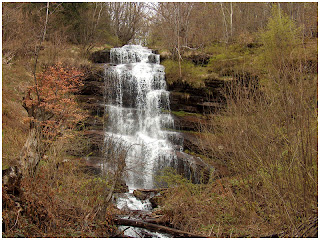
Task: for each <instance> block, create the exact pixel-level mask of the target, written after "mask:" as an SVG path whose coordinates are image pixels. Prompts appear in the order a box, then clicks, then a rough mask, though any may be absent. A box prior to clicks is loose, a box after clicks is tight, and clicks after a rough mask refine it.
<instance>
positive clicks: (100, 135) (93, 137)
mask: <svg viewBox="0 0 320 240" xmlns="http://www.w3.org/2000/svg"><path fill="white" fill-rule="evenodd" d="M86 73H87V74H86V78H85V79H84V85H83V87H82V88H81V89H80V91H79V92H78V93H77V100H78V102H79V104H80V105H81V107H82V108H83V109H84V110H86V111H87V112H88V115H89V116H88V118H87V119H86V120H85V121H84V123H83V126H84V130H83V135H84V137H85V139H86V142H85V144H86V145H87V146H86V148H85V152H80V153H78V152H77V151H74V154H73V155H76V156H78V157H82V158H83V157H84V156H90V157H84V160H85V161H86V165H87V166H86V169H84V171H85V172H88V173H92V174H100V173H101V168H100V162H101V160H102V156H103V152H102V149H103V144H104V132H103V116H104V105H103V94H104V69H103V65H101V64H100V65H99V64H95V65H94V66H92V67H89V68H87V69H86Z"/></svg>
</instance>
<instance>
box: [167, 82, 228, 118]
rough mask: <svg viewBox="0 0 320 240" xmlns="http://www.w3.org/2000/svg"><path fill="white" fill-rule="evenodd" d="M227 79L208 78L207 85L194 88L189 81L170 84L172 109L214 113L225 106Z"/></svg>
mask: <svg viewBox="0 0 320 240" xmlns="http://www.w3.org/2000/svg"><path fill="white" fill-rule="evenodd" d="M225 84H226V83H225V81H223V80H218V79H207V80H206V81H205V87H202V88H194V87H192V86H190V85H189V84H187V83H176V82H175V83H173V84H171V85H169V91H170V103H171V105H170V106H171V110H172V111H186V112H192V113H214V112H216V111H218V110H219V109H221V108H222V107H224V106H225V97H224V94H223V92H224V88H225Z"/></svg>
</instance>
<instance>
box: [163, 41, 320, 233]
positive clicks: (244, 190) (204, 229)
mask: <svg viewBox="0 0 320 240" xmlns="http://www.w3.org/2000/svg"><path fill="white" fill-rule="evenodd" d="M298 51H299V52H301V53H302V55H303V56H304V60H306V62H313V68H314V67H316V66H315V65H314V64H315V63H317V51H318V49H317V39H311V40H308V41H307V42H306V44H305V45H304V46H303V48H302V47H301V48H299V49H298ZM206 53H207V54H210V55H211V56H212V57H211V59H210V62H209V64H208V66H207V67H201V66H193V65H192V64H191V63H190V62H189V63H185V64H182V71H184V72H185V73H188V74H183V76H182V81H185V82H187V83H189V85H191V86H193V87H195V88H197V87H201V84H202V83H203V80H204V79H205V78H206V77H208V76H213V77H214V78H218V79H226V80H230V79H232V78H233V74H234V73H237V72H240V73H242V72H248V73H250V74H252V75H258V76H259V78H260V79H261V80H262V84H263V85H264V87H265V88H268V85H267V84H265V82H263V81H268V79H267V77H268V76H266V75H265V74H264V70H263V66H262V65H261V59H260V57H259V56H260V53H261V49H260V46H258V45H256V46H254V47H253V48H248V47H246V46H244V45H240V44H233V45H230V46H226V45H213V46H212V47H211V48H208V49H207V50H206ZM200 54H203V53H200ZM164 65H165V66H166V74H167V75H166V77H167V79H168V82H169V84H170V83H172V82H175V81H180V80H181V79H180V78H179V72H178V67H177V66H178V64H177V62H174V61H172V60H166V61H165V62H164ZM297 77H298V76H297ZM304 77H306V78H307V79H310V85H308V84H307V85H306V87H308V89H305V90H304V91H311V92H313V91H316V87H317V84H314V82H315V81H317V70H316V68H314V69H313V70H311V73H310V74H308V76H307V75H306V76H304ZM312 82H313V83H312ZM310 87H311V88H310ZM262 89H263V88H262ZM265 90H266V89H265ZM271 94H273V93H271ZM292 94H294V93H293V92H292ZM249 106H250V105H249ZM266 106H267V105H266ZM270 110H271V111H273V110H272V108H270ZM274 110H275V111H278V110H279V109H278V110H277V109H274ZM280 112H281V111H280ZM260 113H261V115H259V114H260ZM177 114H178V115H179V114H180V113H177ZM183 114H184V115H185V114H186V113H183ZM263 114H264V113H263V111H260V112H258V114H255V115H252V116H246V115H243V114H242V115H240V116H239V115H235V114H234V113H232V111H231V110H230V111H229V110H228V112H227V114H224V113H222V114H221V115H219V116H214V118H213V119H212V123H213V126H215V127H214V128H212V129H206V130H207V131H208V132H207V133H210V134H202V135H203V139H204V140H205V141H208V143H209V145H211V146H212V151H213V152H212V153H213V154H211V153H204V154H205V155H207V157H206V158H204V160H206V161H208V163H210V162H211V161H218V162H220V163H222V164H223V165H225V166H226V168H227V169H230V170H235V171H236V172H237V167H236V166H233V165H234V164H230V162H226V160H227V159H228V161H234V162H236V160H237V159H233V158H232V155H231V157H230V153H231V154H232V151H233V149H232V148H231V146H228V145H230V144H228V143H231V142H232V144H233V145H234V144H235V147H234V148H237V141H241V142H242V141H243V140H244V136H242V137H241V136H240V135H241V132H240V131H239V133H240V135H239V136H240V137H239V138H236V137H235V136H236V135H234V134H235V133H236V132H237V126H239V127H238V129H239V128H241V127H244V131H246V130H245V128H252V129H255V128H257V129H259V128H260V131H259V133H258V134H259V135H256V136H258V137H263V136H265V137H266V138H267V139H272V136H277V135H278V133H277V132H276V131H278V130H277V128H276V126H275V125H274V127H271V128H270V129H271V131H270V129H269V130H266V132H263V131H264V130H265V129H264V127H263V126H269V125H270V126H271V124H273V121H274V119H276V118H275V117H274V116H273V117H272V112H270V114H271V115H270V116H269V113H267V112H266V114H265V116H263ZM277 117H278V116H277ZM264 119H265V120H264ZM279 119H280V117H279ZM259 121H260V122H259ZM263 121H269V123H270V124H269V123H268V122H264V123H263ZM311 121H312V123H311V124H312V126H311V128H313V125H316V124H317V122H316V117H315V118H314V116H312V120H311ZM274 122H275V123H276V120H275V121H274ZM258 124H263V125H262V126H259V125H258ZM293 124H296V123H293ZM294 126H295V125H294ZM280 129H281V128H280ZM212 130H215V131H214V134H212V132H211V131H212ZM240 130H241V129H240ZM282 131H283V130H282ZM293 131H294V130H293ZM307 131H308V130H307ZM312 132H313V134H312V136H311V135H310V141H311V139H312V141H316V138H317V136H316V135H317V134H316V132H317V130H312ZM236 134H237V133H236ZM260 134H263V135H262V136H260ZM288 134H289V135H290V134H291V133H290V132H288ZM293 134H297V132H293ZM252 137H253V139H254V137H255V135H252ZM281 137H283V136H280V138H281ZM308 139H309V138H308ZM249 141H251V140H249ZM304 141H307V140H304ZM308 141H309V140H308ZM238 143H239V144H238V145H239V148H240V149H239V151H241V145H243V144H241V143H240V142H238ZM250 144H253V145H251V147H256V146H255V145H256V144H259V142H254V140H253V142H252V143H250ZM260 144H263V145H265V146H268V143H266V142H263V141H261V142H260ZM292 144H294V143H292ZM309 144H311V143H310V142H309ZM263 145H261V147H260V149H261V152H259V153H258V154H263V152H262V151H264V150H262V149H264V148H263V147H262V146H263ZM298 145H299V143H297V145H296V146H294V147H295V148H296V147H297V148H298ZM244 147H246V146H244ZM274 147H275V148H277V149H276V150H275V149H274V150H273V151H275V152H276V151H280V153H281V152H282V154H286V151H288V150H286V148H285V147H283V146H282V145H279V144H278V145H277V144H275V145H274ZM312 147H314V146H312ZM257 149H259V147H257ZM269 151H270V150H269ZM289 151H290V150H289ZM215 153H219V154H215ZM237 154H238V153H237ZM215 155H218V156H220V157H222V158H220V159H214V158H212V156H215ZM269 155H270V156H269ZM269 155H268V156H267V155H266V156H262V158H263V159H264V160H266V161H271V162H272V161H273V160H275V162H276V163H271V164H279V165H278V166H279V167H278V171H279V173H273V174H271V176H272V177H276V178H277V179H278V180H276V181H274V180H272V179H269V176H266V174H268V173H267V172H264V171H269V170H263V171H262V172H258V174H257V175H256V174H252V175H249V176H248V175H247V176H242V175H241V174H240V175H239V174H236V175H227V176H225V177H224V178H222V179H221V180H216V181H212V182H211V183H209V184H208V185H205V186H201V185H200V186H197V185H193V184H191V183H188V182H186V181H185V180H181V179H180V177H179V176H174V175H170V176H169V178H170V179H171V180H170V181H172V182H174V183H173V186H175V188H174V190H173V191H172V192H169V193H167V195H166V197H165V200H164V201H163V202H164V206H163V208H162V213H164V214H165V216H166V218H167V220H168V221H169V222H171V223H172V224H173V225H174V226H175V227H177V228H180V229H182V230H186V231H190V232H195V233H201V234H204V235H207V236H210V237H241V236H252V237H257V236H267V235H270V234H274V233H278V232H281V231H282V230H284V229H286V228H287V229H288V232H287V234H289V235H287V236H290V234H292V232H290V231H292V229H295V228H296V227H297V224H299V223H300V222H301V221H302V222H303V221H305V220H306V218H304V217H303V216H302V215H300V214H299V213H297V211H300V210H296V209H299V207H298V206H299V205H300V206H301V204H302V203H303V201H304V200H303V199H301V198H300V197H303V192H302V190H301V191H300V190H298V189H302V188H304V187H303V186H302V185H303V180H301V179H300V180H299V177H297V176H298V175H299V176H300V172H301V176H302V175H303V173H302V171H301V170H298V169H297V171H296V172H295V173H292V172H287V171H285V170H281V168H283V167H285V166H281V167H280V164H282V163H281V161H282V160H281V159H282V158H285V156H282V158H281V159H279V160H276V158H277V155H276V154H269ZM248 156H250V155H249V154H248ZM250 157H252V159H254V158H255V156H250ZM268 157H270V159H269V158H268ZM240 160H241V161H246V162H247V163H246V164H248V165H247V167H250V164H253V162H250V161H251V160H250V159H240ZM298 161H300V160H299V159H298ZM312 161H314V162H315V163H316V162H317V161H316V160H315V159H313V160H312ZM267 164H269V163H266V164H261V168H262V169H264V168H265V169H268V167H269V166H268V165H267ZM291 164H292V163H291ZM240 165H241V164H240ZM240 165H239V166H240ZM242 165H244V164H242ZM271 168H273V167H272V165H271ZM244 171H245V172H246V170H244ZM258 171H260V170H258ZM309 173H311V174H312V176H317V167H313V166H311V168H310V172H309ZM292 174H293V175H292ZM293 176H296V177H293ZM166 178H168V176H166ZM288 178H291V179H292V180H291V181H296V182H295V186H296V189H291V188H290V182H287V181H288ZM274 183H276V184H279V186H280V185H282V188H283V189H287V193H286V192H283V190H282V189H281V187H280V188H278V187H279V186H273V185H270V184H274ZM288 183H289V185H287V184H288ZM291 185H292V182H291ZM313 185H314V184H312V183H310V186H313ZM276 189H277V190H276ZM279 189H280V190H279ZM277 191H280V193H278V194H279V196H281V195H282V194H283V196H282V197H280V198H278V196H277V195H276V194H277ZM304 191H306V190H304ZM308 191H310V192H308V194H310V201H309V202H308V207H307V208H308V209H309V210H308V211H307V212H308V213H307V216H310V215H312V214H313V213H311V212H312V211H314V210H316V209H314V208H315V205H314V203H316V199H317V193H316V187H315V186H314V187H312V188H311V189H309V190H308ZM274 194H275V195H274ZM291 194H292V195H291ZM266 199H268V200H266ZM281 199H282V200H281ZM284 199H285V200H284ZM281 201H284V202H283V203H281ZM290 208H292V209H290ZM293 209H295V210H293ZM312 209H313V210H312ZM294 211H296V212H294ZM310 211H311V212H310ZM289 212H290V213H289ZM289 229H291V230H289Z"/></svg>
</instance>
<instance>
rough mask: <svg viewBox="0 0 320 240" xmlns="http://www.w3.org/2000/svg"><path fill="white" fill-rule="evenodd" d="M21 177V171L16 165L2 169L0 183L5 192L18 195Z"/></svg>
mask: <svg viewBox="0 0 320 240" xmlns="http://www.w3.org/2000/svg"><path fill="white" fill-rule="evenodd" d="M21 178H22V173H21V171H20V169H19V168H18V167H17V166H13V167H9V168H7V169H4V170H2V185H3V187H4V188H5V189H6V190H7V193H11V194H13V195H15V196H17V195H19V193H20V183H21Z"/></svg>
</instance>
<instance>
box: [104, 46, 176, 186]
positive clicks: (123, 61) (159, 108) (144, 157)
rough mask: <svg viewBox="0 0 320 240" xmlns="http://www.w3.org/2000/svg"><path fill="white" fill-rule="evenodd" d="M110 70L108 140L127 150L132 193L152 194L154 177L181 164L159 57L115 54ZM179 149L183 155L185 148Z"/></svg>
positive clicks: (134, 49) (140, 52) (131, 51)
mask: <svg viewBox="0 0 320 240" xmlns="http://www.w3.org/2000/svg"><path fill="white" fill-rule="evenodd" d="M110 59H111V61H112V64H113V66H111V67H110V66H109V67H108V68H106V72H105V76H106V79H105V83H106V99H107V104H106V114H107V118H108V121H107V124H106V136H107V137H108V138H110V137H111V138H112V139H117V140H119V141H121V142H122V144H124V145H125V146H126V147H127V148H129V149H130V150H129V151H128V157H127V158H126V170H127V176H126V179H125V180H126V184H127V185H128V187H129V190H130V192H132V191H133V190H134V189H137V188H153V187H154V179H153V178H154V173H155V172H156V171H157V170H159V169H161V168H163V167H165V166H170V165H171V166H172V164H173V163H174V160H175V158H176V155H175V148H177V147H176V146H175V145H173V144H172V139H175V140H174V141H176V142H180V144H181V141H179V135H178V134H177V133H175V132H171V131H168V130H165V129H168V128H169V129H172V128H173V124H174V121H173V118H172V117H171V115H170V104H169V92H168V91H166V81H165V73H164V67H163V66H162V65H160V57H159V55H157V54H154V53H152V51H151V50H149V49H147V48H145V47H142V46H139V45H126V46H123V47H122V48H113V49H111V52H110ZM177 145H178V149H180V148H181V145H179V144H177Z"/></svg>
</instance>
